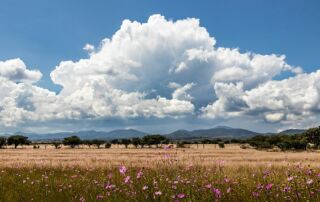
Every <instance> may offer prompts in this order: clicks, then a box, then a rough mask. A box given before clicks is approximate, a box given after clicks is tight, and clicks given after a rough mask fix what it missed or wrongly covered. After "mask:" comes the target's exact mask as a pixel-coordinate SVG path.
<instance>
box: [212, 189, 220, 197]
mask: <svg viewBox="0 0 320 202" xmlns="http://www.w3.org/2000/svg"><path fill="white" fill-rule="evenodd" d="M212 192H213V193H214V196H215V197H216V198H221V191H220V190H219V189H216V188H213V189H212Z"/></svg>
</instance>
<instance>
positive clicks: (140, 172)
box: [137, 170, 143, 179]
mask: <svg viewBox="0 0 320 202" xmlns="http://www.w3.org/2000/svg"><path fill="white" fill-rule="evenodd" d="M142 175H143V172H142V170H139V172H138V173H137V179H140V178H141V177H142Z"/></svg>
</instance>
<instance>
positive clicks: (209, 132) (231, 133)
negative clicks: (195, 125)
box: [14, 126, 306, 140]
mask: <svg viewBox="0 0 320 202" xmlns="http://www.w3.org/2000/svg"><path fill="white" fill-rule="evenodd" d="M304 131H306V130H305V129H287V130H283V131H281V132H279V133H259V132H254V131H251V130H247V129H242V128H232V127H229V126H216V127H214V128H209V129H197V130H185V129H179V130H176V131H173V132H171V133H167V134H163V135H165V136H167V137H168V138H169V139H173V140H184V139H186V140H188V139H200V138H208V139H214V138H238V139H245V138H250V137H252V136H255V135H274V134H287V135H292V134H300V133H302V132H304ZM14 134H17V135H24V136H27V137H29V139H30V140H61V139H63V138H65V137H68V136H72V135H76V136H79V137H80V138H81V139H104V140H111V139H122V138H133V137H143V136H145V135H146V134H150V133H146V132H143V131H140V130H136V129H116V130H111V131H95V130H87V131H78V132H57V133H44V134H39V133H25V132H16V133H14Z"/></svg>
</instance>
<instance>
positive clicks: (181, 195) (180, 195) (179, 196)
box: [177, 194, 186, 199]
mask: <svg viewBox="0 0 320 202" xmlns="http://www.w3.org/2000/svg"><path fill="white" fill-rule="evenodd" d="M177 197H178V198H180V199H182V198H185V197H186V195H185V194H178V195H177Z"/></svg>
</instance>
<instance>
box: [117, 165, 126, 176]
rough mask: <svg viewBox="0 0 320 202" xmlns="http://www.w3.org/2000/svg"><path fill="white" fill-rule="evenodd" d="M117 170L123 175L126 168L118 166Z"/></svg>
mask: <svg viewBox="0 0 320 202" xmlns="http://www.w3.org/2000/svg"><path fill="white" fill-rule="evenodd" d="M119 172H120V173H121V174H122V175H125V174H126V172H127V168H126V167H125V166H120V168H119Z"/></svg>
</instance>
